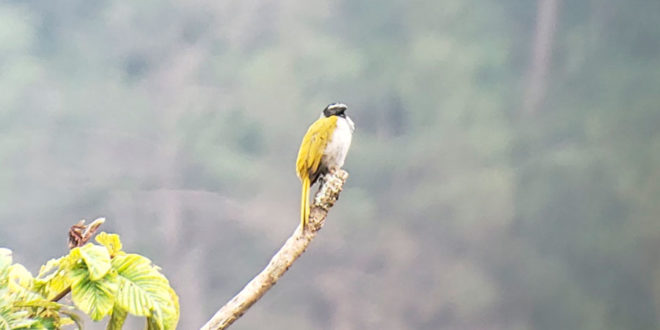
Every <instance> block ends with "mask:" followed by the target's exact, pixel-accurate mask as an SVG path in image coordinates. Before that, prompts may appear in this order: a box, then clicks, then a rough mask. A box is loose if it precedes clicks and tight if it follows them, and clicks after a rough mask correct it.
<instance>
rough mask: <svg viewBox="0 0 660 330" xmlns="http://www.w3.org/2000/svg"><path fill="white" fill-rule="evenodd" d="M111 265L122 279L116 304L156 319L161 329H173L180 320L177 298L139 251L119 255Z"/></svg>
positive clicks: (161, 276)
mask: <svg viewBox="0 0 660 330" xmlns="http://www.w3.org/2000/svg"><path fill="white" fill-rule="evenodd" d="M112 266H113V268H114V269H115V270H116V271H117V276H118V278H119V283H120V285H119V292H118V293H117V298H116V299H117V304H118V305H119V306H120V307H121V308H123V309H125V310H127V311H128V312H129V313H131V314H135V315H140V316H147V317H150V318H153V320H152V321H154V322H156V323H157V324H158V325H159V326H160V328H162V329H174V328H175V327H176V324H177V323H178V319H179V305H178V298H177V297H176V294H175V293H174V291H173V290H172V288H171V287H170V285H169V282H168V281H167V279H166V278H165V276H163V274H161V273H160V272H159V271H158V268H157V267H155V266H153V265H152V264H151V261H150V260H149V259H147V258H145V257H143V256H140V255H137V254H127V255H122V256H117V257H115V258H114V259H112Z"/></svg>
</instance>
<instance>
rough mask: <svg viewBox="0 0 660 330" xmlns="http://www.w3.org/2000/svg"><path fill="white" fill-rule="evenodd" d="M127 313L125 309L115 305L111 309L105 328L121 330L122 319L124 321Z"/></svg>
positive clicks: (107, 329)
mask: <svg viewBox="0 0 660 330" xmlns="http://www.w3.org/2000/svg"><path fill="white" fill-rule="evenodd" d="M127 315H128V313H127V312H126V311H125V310H123V309H122V308H121V307H117V305H115V307H114V308H113V309H112V316H111V317H110V321H109V322H108V326H107V327H106V330H121V328H122V327H123V326H124V321H126V316H127Z"/></svg>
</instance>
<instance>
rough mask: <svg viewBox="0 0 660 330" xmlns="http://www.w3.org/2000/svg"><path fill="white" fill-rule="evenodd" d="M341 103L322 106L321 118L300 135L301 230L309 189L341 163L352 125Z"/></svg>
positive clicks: (351, 131) (307, 205)
mask: <svg viewBox="0 0 660 330" xmlns="http://www.w3.org/2000/svg"><path fill="white" fill-rule="evenodd" d="M346 109H347V107H346V105H345V104H342V103H333V104H330V105H328V106H327V107H325V109H323V112H322V113H321V117H320V118H319V119H317V120H316V121H315V122H314V123H313V124H312V125H311V126H310V127H309V129H308V130H307V133H305V136H304V137H303V140H302V144H300V150H299V151H298V160H297V161H296V172H297V173H298V177H299V178H300V180H301V181H302V197H301V202H300V218H301V222H302V229H303V230H305V228H306V226H307V221H308V218H309V188H310V187H311V186H312V185H313V184H314V183H315V182H316V181H317V180H318V179H319V178H322V177H323V176H324V175H325V174H327V173H334V172H335V171H336V170H338V169H340V168H341V167H342V166H343V165H344V160H345V159H346V154H347V153H348V148H350V146H351V139H352V137H353V131H354V130H355V125H354V124H353V121H352V120H351V118H349V117H348V116H347V115H346V113H345V111H346Z"/></svg>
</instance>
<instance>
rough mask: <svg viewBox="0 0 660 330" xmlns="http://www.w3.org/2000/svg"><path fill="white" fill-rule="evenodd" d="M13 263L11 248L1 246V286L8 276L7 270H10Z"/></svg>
mask: <svg viewBox="0 0 660 330" xmlns="http://www.w3.org/2000/svg"><path fill="white" fill-rule="evenodd" d="M11 263H12V257H11V250H10V249H5V248H0V286H2V283H3V282H4V279H5V278H6V276H7V272H8V271H9V266H11Z"/></svg>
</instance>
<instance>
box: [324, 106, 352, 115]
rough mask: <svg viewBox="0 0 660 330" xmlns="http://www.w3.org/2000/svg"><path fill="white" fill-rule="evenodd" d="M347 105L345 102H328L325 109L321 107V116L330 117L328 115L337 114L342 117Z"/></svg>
mask: <svg viewBox="0 0 660 330" xmlns="http://www.w3.org/2000/svg"><path fill="white" fill-rule="evenodd" d="M346 109H348V107H347V106H346V104H343V103H332V104H329V105H328V106H327V107H325V109H323V116H325V117H330V116H339V117H342V118H345V117H346V114H345V113H344V111H346Z"/></svg>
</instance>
